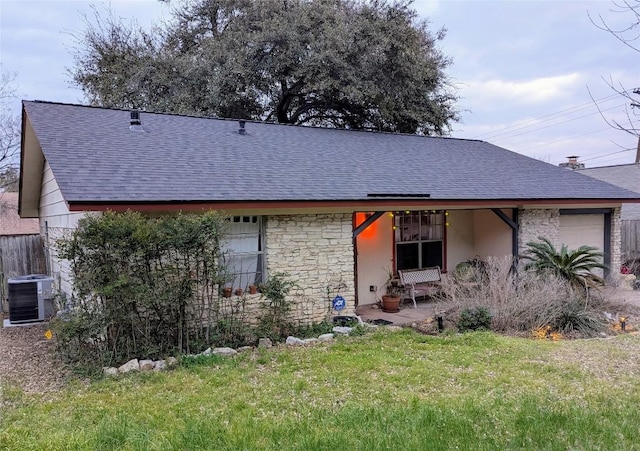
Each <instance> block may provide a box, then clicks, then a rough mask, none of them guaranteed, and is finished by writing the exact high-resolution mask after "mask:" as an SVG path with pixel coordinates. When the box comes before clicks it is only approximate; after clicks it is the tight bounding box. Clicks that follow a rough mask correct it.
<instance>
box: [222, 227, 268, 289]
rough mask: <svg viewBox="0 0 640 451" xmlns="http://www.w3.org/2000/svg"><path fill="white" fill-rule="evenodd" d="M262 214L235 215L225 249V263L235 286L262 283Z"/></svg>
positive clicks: (244, 287)
mask: <svg viewBox="0 0 640 451" xmlns="http://www.w3.org/2000/svg"><path fill="white" fill-rule="evenodd" d="M263 235H264V234H263V229H262V217H261V216H233V217H232V218H230V219H229V230H228V236H227V240H226V243H225V244H226V246H225V249H224V255H225V259H224V264H225V265H226V267H227V270H228V271H229V274H230V277H231V281H230V283H232V284H233V287H234V288H242V289H243V290H244V289H246V288H247V287H248V286H249V285H257V284H259V283H262V282H263V280H262V275H263V274H264V268H263V267H264V245H263V241H262V238H263Z"/></svg>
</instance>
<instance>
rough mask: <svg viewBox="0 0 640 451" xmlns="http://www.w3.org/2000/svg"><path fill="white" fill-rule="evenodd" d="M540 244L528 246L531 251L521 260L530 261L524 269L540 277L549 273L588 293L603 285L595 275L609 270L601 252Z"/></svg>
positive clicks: (545, 241)
mask: <svg viewBox="0 0 640 451" xmlns="http://www.w3.org/2000/svg"><path fill="white" fill-rule="evenodd" d="M539 240H540V241H539V242H536V241H530V242H528V243H527V246H528V249H527V250H526V251H525V252H524V254H523V255H521V256H520V257H521V258H522V259H524V260H529V262H528V263H526V264H525V269H527V270H534V271H536V272H538V273H545V272H550V273H552V274H555V275H556V276H558V277H561V278H563V279H566V280H567V281H569V282H570V283H571V284H572V285H573V286H574V287H576V288H578V289H583V290H585V291H588V289H589V288H593V287H597V286H600V285H604V279H603V278H602V277H600V276H599V275H597V274H595V273H594V270H595V269H606V268H607V266H606V265H604V264H603V263H602V260H601V259H602V258H603V256H604V254H603V253H602V252H600V251H599V250H598V248H595V247H593V246H580V247H579V248H578V249H575V250H571V249H569V248H568V247H567V246H566V245H564V244H563V245H562V246H561V247H560V250H557V249H556V248H555V247H554V245H553V244H552V243H551V241H549V240H548V239H547V238H543V237H539Z"/></svg>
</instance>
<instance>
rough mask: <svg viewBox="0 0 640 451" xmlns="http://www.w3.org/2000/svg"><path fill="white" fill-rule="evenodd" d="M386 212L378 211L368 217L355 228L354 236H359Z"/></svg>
mask: <svg viewBox="0 0 640 451" xmlns="http://www.w3.org/2000/svg"><path fill="white" fill-rule="evenodd" d="M384 214H385V212H384V211H376V212H375V213H374V214H372V215H371V216H369V217H368V218H367V219H365V220H364V222H363V223H362V224H360V225H359V226H358V227H356V228H355V229H353V238H354V239H355V238H357V237H358V235H360V234H361V233H362V232H363V231H364V230H365V229H366V228H367V227H369V226H370V225H371V224H373V223H374V222H376V221H377V220H378V218H380V217H381V216H382V215H384Z"/></svg>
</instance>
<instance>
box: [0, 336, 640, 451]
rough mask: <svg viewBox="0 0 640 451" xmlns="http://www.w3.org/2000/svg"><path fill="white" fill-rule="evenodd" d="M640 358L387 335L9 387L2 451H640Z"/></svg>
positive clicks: (596, 350) (639, 344)
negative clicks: (43, 390)
mask: <svg viewBox="0 0 640 451" xmlns="http://www.w3.org/2000/svg"><path fill="white" fill-rule="evenodd" d="M639 353H640V337H638V336H634V335H622V336H617V337H614V338H607V339H600V338H597V339H589V340H573V341H560V342H551V341H536V340H531V339H523V338H514V337H507V336H501V335H496V334H493V333H490V332H480V333H470V334H464V335H458V334H445V335H441V336H435V337H433V336H425V335H421V334H419V333H416V332H414V331H411V330H408V329H405V330H402V331H400V332H392V331H387V330H378V331H376V332H375V333H373V334H369V335H365V336H363V337H355V338H354V337H351V338H341V339H338V340H336V341H334V342H332V343H327V344H318V345H314V346H310V347H304V348H286V347H277V348H273V349H269V350H256V351H248V352H246V353H243V354H240V355H239V356H237V357H235V358H232V359H224V358H221V357H208V358H203V360H201V361H199V362H193V361H192V362H190V363H188V364H183V365H182V366H181V367H179V368H176V369H174V370H171V371H167V372H162V373H153V374H151V373H145V374H136V375H131V376H122V377H120V378H119V379H105V380H101V381H97V382H94V383H91V384H89V385H88V386H85V385H82V384H72V386H69V387H68V388H66V389H65V390H62V391H60V392H57V393H54V394H51V393H49V394H47V395H46V396H42V395H34V394H24V393H23V392H22V391H21V390H18V389H16V388H15V387H14V386H11V385H6V384H5V386H3V387H2V388H3V398H2V403H3V406H2V410H1V412H2V413H1V414H0V415H1V419H0V449H21V450H25V449H51V450H54V449H87V450H95V449H105V450H106V449H109V450H111V449H136V450H137V449H139V450H148V449H158V450H160V449H162V450H165V449H175V450H179V449H180V450H182V449H190V450H191V449H278V450H287V449H305V450H307V449H309V450H313V449H318V450H321V449H326V450H334V449H363V450H364V449H366V450H371V449H416V450H422V449H436V450H437V449H456V448H458V449H558V450H560V449H562V450H564V449H640V439H638V424H640V410H639V409H638V407H637V406H638V405H640V384H638V383H637V380H638V377H639V376H640V361H639V360H638V359H637V355H638V354H639Z"/></svg>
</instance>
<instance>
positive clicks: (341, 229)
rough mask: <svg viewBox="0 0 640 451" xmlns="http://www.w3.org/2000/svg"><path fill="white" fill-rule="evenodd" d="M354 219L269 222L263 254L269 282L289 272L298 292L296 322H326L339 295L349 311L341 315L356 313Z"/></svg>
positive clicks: (279, 217) (329, 216)
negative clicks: (274, 274) (275, 273)
mask: <svg viewBox="0 0 640 451" xmlns="http://www.w3.org/2000/svg"><path fill="white" fill-rule="evenodd" d="M352 234H353V227H352V215H351V214H349V213H337V214H317V215H313V214H308V215H277V216H269V217H267V218H266V224H265V251H266V270H267V277H268V275H269V274H273V273H274V272H285V273H287V274H288V275H289V277H290V278H291V280H293V281H295V282H296V284H297V285H298V288H296V289H294V290H293V292H292V295H291V296H292V299H293V300H295V301H296V306H295V308H294V312H293V313H294V316H295V319H297V320H299V321H301V322H303V323H312V322H318V321H322V320H323V319H325V318H326V316H327V313H329V312H330V308H331V299H333V298H334V297H335V296H336V295H338V294H339V295H341V296H342V297H344V298H345V299H346V301H347V306H346V308H345V309H344V310H342V311H340V313H339V314H341V315H352V314H354V313H355V275H354V250H353V238H352Z"/></svg>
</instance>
